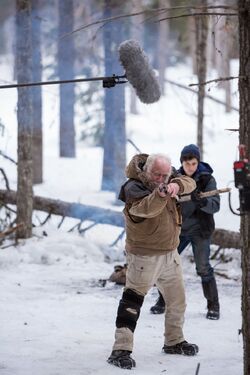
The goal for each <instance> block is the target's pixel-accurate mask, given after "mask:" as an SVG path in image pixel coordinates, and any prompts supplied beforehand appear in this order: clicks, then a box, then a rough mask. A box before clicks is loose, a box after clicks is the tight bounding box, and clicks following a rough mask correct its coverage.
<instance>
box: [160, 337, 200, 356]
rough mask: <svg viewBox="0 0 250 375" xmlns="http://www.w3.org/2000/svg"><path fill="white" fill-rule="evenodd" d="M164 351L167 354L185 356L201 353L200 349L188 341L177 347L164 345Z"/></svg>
mask: <svg viewBox="0 0 250 375" xmlns="http://www.w3.org/2000/svg"><path fill="white" fill-rule="evenodd" d="M162 350H163V351H164V353H166V354H184V355H190V356H191V355H195V354H197V353H198V352H199V347H198V345H196V344H190V343H189V342H187V341H182V342H180V343H178V344H176V345H171V346H169V345H164V346H163V348H162Z"/></svg>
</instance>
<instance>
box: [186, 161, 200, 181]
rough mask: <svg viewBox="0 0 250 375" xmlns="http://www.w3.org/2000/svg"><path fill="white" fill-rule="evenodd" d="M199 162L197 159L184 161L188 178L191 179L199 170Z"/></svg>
mask: <svg viewBox="0 0 250 375" xmlns="http://www.w3.org/2000/svg"><path fill="white" fill-rule="evenodd" d="M198 164H199V162H198V160H197V159H196V158H193V159H190V160H183V162H182V167H183V169H184V172H185V173H186V175H187V176H189V177H191V176H193V174H194V173H195V172H196V169H197V168H198Z"/></svg>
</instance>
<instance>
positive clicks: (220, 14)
mask: <svg viewBox="0 0 250 375" xmlns="http://www.w3.org/2000/svg"><path fill="white" fill-rule="evenodd" d="M193 16H195V17H196V16H238V13H208V12H200V13H188V14H180V15H179V16H170V17H165V18H161V19H160V20H157V21H155V22H161V21H165V20H173V19H175V18H183V17H193Z"/></svg>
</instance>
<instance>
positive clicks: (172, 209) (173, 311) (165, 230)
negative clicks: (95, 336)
mask: <svg viewBox="0 0 250 375" xmlns="http://www.w3.org/2000/svg"><path fill="white" fill-rule="evenodd" d="M126 174H127V177H128V178H129V179H128V181H127V182H126V183H125V184H124V185H123V186H122V188H121V191H120V196H119V198H120V199H121V200H122V201H124V202H125V208H124V214H125V219H126V254H127V267H128V268H127V275H126V284H125V288H124V291H123V295H122V299H121V300H120V303H119V306H118V311H117V318H116V331H115V342H114V345H113V350H112V353H111V355H110V357H109V358H108V362H109V363H111V364H113V365H115V366H118V367H121V368H125V369H131V368H132V367H135V361H134V359H133V358H132V357H131V356H130V354H131V352H132V350H133V335H134V331H135V328H136V323H137V320H138V318H139V315H140V309H141V306H142V304H143V300H144V296H145V295H146V294H147V292H148V290H149V289H150V288H151V287H152V286H153V285H154V284H156V285H157V287H158V288H159V290H160V291H161V293H162V295H163V296H164V299H166V300H167V301H168V305H167V309H166V313H165V343H164V346H163V351H164V352H165V353H169V354H185V355H195V354H196V353H197V352H198V346H197V345H195V344H190V343H188V342H187V341H186V340H185V338H184V335H183V331H182V327H183V322H184V312H185V308H186V302H185V291H184V284H183V278H182V267H181V261H180V257H179V254H178V252H177V250H176V248H177V246H178V244H179V234H180V225H181V216H180V213H179V209H178V207H177V204H176V196H177V195H181V194H188V193H191V192H192V191H193V190H194V189H195V187H196V185H195V182H194V180H193V179H191V178H189V177H188V176H181V175H178V176H177V175H176V176H175V175H174V173H173V171H172V167H171V160H170V158H169V157H168V156H167V155H164V154H154V155H150V156H148V155H146V154H139V155H136V156H134V157H133V158H132V160H131V162H130V163H129V165H128V167H127V169H126Z"/></svg>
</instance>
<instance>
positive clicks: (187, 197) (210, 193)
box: [177, 188, 231, 203]
mask: <svg viewBox="0 0 250 375" xmlns="http://www.w3.org/2000/svg"><path fill="white" fill-rule="evenodd" d="M229 191H231V189H230V188H224V189H216V190H210V191H205V192H204V193H200V194H199V197H200V198H207V197H212V196H213V195H217V194H222V193H228V192H229ZM177 201H178V202H180V203H182V202H188V201H191V194H189V195H184V196H180V197H178V199H177Z"/></svg>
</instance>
